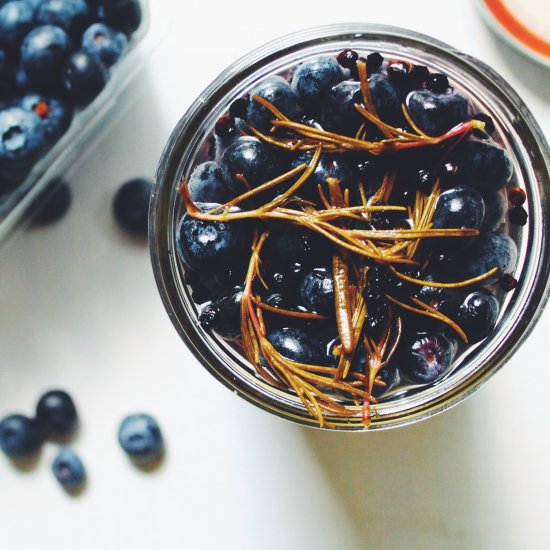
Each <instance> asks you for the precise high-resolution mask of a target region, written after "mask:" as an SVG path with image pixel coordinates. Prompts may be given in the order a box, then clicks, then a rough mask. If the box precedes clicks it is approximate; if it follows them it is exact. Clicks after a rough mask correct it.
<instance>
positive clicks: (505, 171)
mask: <svg viewBox="0 0 550 550" xmlns="http://www.w3.org/2000/svg"><path fill="white" fill-rule="evenodd" d="M453 162H455V163H456V164H457V166H458V168H457V173H456V176H457V179H458V181H459V182H461V183H465V184H467V185H471V186H472V187H475V188H476V189H478V190H479V191H480V192H481V193H482V194H485V193H491V192H495V191H498V190H500V189H502V188H503V187H504V186H505V185H506V184H507V183H508V182H509V181H510V180H511V179H512V174H513V171H514V169H513V165H512V160H511V159H510V155H509V154H508V153H507V152H506V150H505V149H504V148H503V147H501V146H500V145H497V144H496V143H494V142H492V141H483V140H474V139H470V140H467V141H463V142H462V143H460V144H459V145H458V146H457V147H456V149H455V151H454V152H453Z"/></svg>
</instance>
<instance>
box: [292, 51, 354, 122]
mask: <svg viewBox="0 0 550 550" xmlns="http://www.w3.org/2000/svg"><path fill="white" fill-rule="evenodd" d="M343 78H344V75H343V72H342V69H341V68H340V65H339V64H338V62H337V61H336V59H335V58H334V57H330V56H323V57H317V58H315V59H311V60H309V61H304V62H303V63H302V64H301V65H299V66H298V68H297V69H296V70H295V71H294V74H293V75H292V82H291V86H292V89H293V90H294V91H295V92H296V94H297V96H298V102H299V103H300V105H301V107H302V109H304V111H306V112H308V113H311V114H313V115H317V114H319V113H320V111H321V109H322V107H323V103H324V101H325V98H326V95H327V94H328V92H329V90H330V89H331V88H332V87H333V86H335V85H336V84H338V83H339V82H340V81H341V80H343Z"/></svg>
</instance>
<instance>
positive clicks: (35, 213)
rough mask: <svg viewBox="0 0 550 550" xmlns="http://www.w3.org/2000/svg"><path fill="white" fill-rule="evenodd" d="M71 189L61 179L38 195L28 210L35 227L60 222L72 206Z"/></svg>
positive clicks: (50, 184)
mask: <svg viewBox="0 0 550 550" xmlns="http://www.w3.org/2000/svg"><path fill="white" fill-rule="evenodd" d="M71 200H72V193H71V188H70V187H69V185H68V184H67V183H65V182H64V181H63V180H61V179H54V180H52V181H51V182H49V183H48V185H47V186H46V187H45V189H44V190H43V191H42V192H41V193H39V194H38V196H37V197H36V198H35V199H34V200H33V201H32V203H31V205H30V206H29V208H28V209H27V210H26V216H27V218H29V219H30V224H31V225H32V226H33V227H42V226H44V225H49V224H51V223H54V222H56V221H58V220H60V219H61V218H62V217H63V216H64V215H65V214H66V213H67V211H68V210H69V207H70V206H71Z"/></svg>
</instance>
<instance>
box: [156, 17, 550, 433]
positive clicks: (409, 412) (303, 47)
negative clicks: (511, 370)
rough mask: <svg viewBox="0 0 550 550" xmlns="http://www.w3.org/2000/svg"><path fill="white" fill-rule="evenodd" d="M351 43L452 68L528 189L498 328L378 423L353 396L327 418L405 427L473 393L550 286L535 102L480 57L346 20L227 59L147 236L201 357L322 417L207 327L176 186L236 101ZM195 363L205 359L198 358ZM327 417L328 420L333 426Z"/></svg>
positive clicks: (192, 116) (186, 135) (549, 203)
mask: <svg viewBox="0 0 550 550" xmlns="http://www.w3.org/2000/svg"><path fill="white" fill-rule="evenodd" d="M346 49H352V50H356V51H358V52H360V53H362V52H367V53H368V52H380V53H381V54H382V56H383V57H384V58H385V59H399V60H406V61H408V62H411V63H414V64H418V65H426V66H428V67H429V68H430V70H432V71H436V72H440V73H444V74H446V75H447V76H448V77H449V80H450V81H451V82H452V83H453V86H455V87H456V88H457V89H459V90H460V91H461V92H463V93H464V94H465V95H466V96H467V97H469V98H470V100H471V101H472V102H473V103H474V104H475V105H476V107H477V108H478V109H479V110H480V111H481V112H484V113H487V114H489V115H490V116H491V118H492V120H493V122H494V124H495V126H496V130H497V134H498V136H499V141H500V142H501V144H502V145H503V146H504V147H505V148H506V149H507V150H508V152H509V154H510V156H511V159H512V163H513V169H514V183H513V185H514V186H518V187H520V188H521V189H522V190H523V191H524V192H525V194H526V196H527V201H526V203H525V204H524V207H525V209H526V210H527V212H528V214H529V215H528V218H527V223H526V224H525V225H521V226H520V225H509V229H508V231H509V234H510V236H511V237H512V238H513V240H514V241H515V243H516V246H517V250H518V259H517V263H516V265H515V268H514V269H513V271H512V272H511V273H509V274H508V275H507V276H506V280H505V281H503V288H504V286H505V285H504V283H506V282H507V283H510V281H512V282H514V283H515V281H514V280H516V281H517V285H516V286H515V288H514V291H513V292H507V293H504V292H503V293H502V296H501V298H500V299H501V304H500V313H499V316H498V319H497V322H496V326H495V327H494V330H492V331H491V333H490V334H489V335H488V336H487V337H486V338H485V339H483V340H481V341H480V342H479V343H476V344H473V345H469V346H468V347H466V348H463V349H462V350H461V351H460V353H459V354H458V355H457V357H456V358H455V359H454V362H453V365H452V368H451V369H450V370H449V371H448V372H447V373H446V375H445V376H443V377H442V378H441V379H438V380H437V381H436V382H434V383H431V384H427V385H420V386H415V385H409V386H406V385H405V386H404V387H403V388H401V389H399V388H398V389H397V390H396V391H393V392H389V393H388V395H387V396H385V397H384V398H382V399H380V400H379V402H378V403H376V405H375V406H374V407H373V409H374V410H373V414H372V416H371V418H370V423H369V424H368V425H367V424H366V423H365V422H364V421H363V419H362V416H361V406H360V405H357V404H354V403H353V402H350V401H349V400H348V401H347V402H346V405H347V406H348V407H349V408H351V409H353V408H354V407H355V410H356V414H355V415H352V416H348V417H345V418H343V417H341V416H338V415H333V416H331V414H330V413H327V415H326V420H327V423H326V424H325V425H324V426H322V427H325V428H327V427H329V428H330V429H334V430H344V431H364V430H366V429H369V430H373V429H386V428H393V427H398V426H404V425H407V424H411V423H413V422H416V421H419V420H422V419H425V418H428V417H430V416H432V415H434V414H437V413H440V412H442V411H444V410H446V409H448V408H449V407H451V406H454V405H456V404H458V403H459V402H461V401H462V400H464V399H465V398H466V397H468V396H469V395H471V394H472V393H473V392H474V391H476V390H477V389H478V388H479V387H480V386H481V385H483V384H484V383H485V382H486V381H487V380H488V379H489V378H490V377H491V376H492V375H493V374H494V373H496V372H497V371H498V370H499V369H500V368H501V367H502V366H503V365H504V364H505V363H506V362H507V361H508V360H509V359H510V357H511V356H512V355H513V353H514V352H515V351H516V350H517V349H518V347H519V346H520V345H521V344H522V343H523V342H524V340H525V339H526V338H527V337H528V335H529V333H530V332H531V330H532V328H533V326H534V324H535V323H536V321H537V319H538V318H539V316H540V314H541V312H542V309H543V307H544V305H545V302H546V300H547V299H548V294H549V291H550V287H549V283H548V275H549V272H550V257H549V256H550V247H549V241H548V220H549V216H550V198H549V196H548V189H549V184H550V176H549V172H550V151H549V148H548V145H547V143H546V141H545V139H544V137H543V135H542V132H541V130H540V129H539V127H538V125H537V123H536V121H535V120H534V119H533V117H532V115H531V114H530V112H529V110H528V109H527V107H526V106H525V104H524V103H523V102H522V100H521V99H520V98H519V97H518V95H517V94H516V93H515V92H514V90H513V89H512V88H511V87H510V86H509V84H508V83H507V82H505V81H504V80H503V79H502V78H501V77H500V76H499V75H498V74H497V73H495V72H494V71H493V70H492V69H491V68H490V67H488V66H487V65H485V64H484V63H482V62H481V61H479V60H477V59H475V58H473V57H471V56H469V55H466V54H464V53H462V52H459V51H457V50H455V49H454V48H452V47H451V46H449V45H447V44H444V43H442V42H439V41H437V40H435V39H433V38H431V37H428V36H424V35H421V34H417V33H414V32H412V31H409V30H406V29H401V28H395V27H389V26H381V25H371V24H359V23H357V24H356V23H353V24H338V25H331V26H324V27H317V28H312V29H308V30H305V31H302V32H298V33H295V34H292V35H289V36H285V37H283V38H281V39H279V40H277V41H274V42H271V43H270V44H268V45H265V46H264V47H262V48H259V49H257V50H255V51H254V52H251V53H250V54H248V55H246V56H244V57H243V58H241V59H239V60H238V61H236V62H235V63H234V64H233V65H231V66H230V67H229V68H228V69H226V70H225V71H224V72H223V73H222V74H221V75H220V76H219V77H218V78H217V79H216V80H215V81H214V82H213V83H212V84H211V85H210V86H208V87H207V88H206V89H205V90H204V92H203V93H202V94H201V95H200V96H199V97H198V98H197V100H196V101H195V102H194V103H193V105H192V106H191V107H190V108H189V110H188V111H187V112H186V113H185V114H184V116H183V117H182V119H181V120H180V121H179V123H178V124H177V126H176V128H175V129H174V131H173V133H172V135H171V137H170V139H169V141H168V143H167V144H166V147H165V149H164V152H163V154H162V157H161V159H160V163H159V167H158V171H157V181H156V186H155V188H154V192H153V199H152V203H151V208H150V224H149V238H150V250H151V256H152V263H153V269H154V273H155V277H156V281H157V285H158V289H159V292H160V295H161V298H162V300H163V302H164V305H165V308H166V310H167V312H168V315H169V316H170V318H171V320H172V322H173V324H174V326H175V328H176V330H177V331H178V333H179V335H180V336H181V338H182V340H183V342H184V343H185V344H186V345H187V346H188V347H189V349H190V350H191V351H192V353H193V354H194V355H195V357H196V358H197V359H198V361H199V362H200V363H201V364H202V365H203V366H204V367H205V368H206V369H207V370H208V371H209V372H210V373H211V374H212V375H213V376H214V377H215V378H217V379H218V380H219V381H220V382H222V383H223V384H225V385H226V386H227V387H228V388H230V389H231V390H233V391H234V392H235V393H237V394H238V395H240V396H241V397H243V398H244V399H246V400H248V401H249V402H251V403H253V404H255V405H256V406H258V407H260V408H262V409H264V410H266V411H269V412H270V413H272V414H275V415H278V416H280V417H282V418H285V419H287V420H290V421H293V422H296V423H299V424H303V425H307V426H312V427H318V426H319V422H318V421H317V419H316V418H313V417H312V415H311V414H310V413H309V412H308V410H307V409H306V407H305V406H304V404H303V403H302V401H301V400H300V399H299V398H298V396H297V394H296V393H294V392H293V391H292V390H289V389H284V388H281V387H276V386H274V385H272V384H270V383H268V382H266V381H265V380H264V379H262V378H261V377H260V376H258V374H257V372H256V371H255V369H254V368H253V365H251V364H250V362H249V361H248V360H247V359H246V357H245V356H244V355H243V354H242V353H241V352H240V351H239V349H238V348H236V347H235V346H231V345H230V344H229V343H228V342H227V341H225V340H223V339H222V338H221V337H219V336H218V335H217V334H216V333H215V332H213V331H211V330H207V329H204V328H203V327H202V326H201V324H200V323H199V307H198V305H197V304H196V303H195V302H194V300H193V297H192V294H191V289H190V287H189V285H188V284H186V268H185V266H184V265H183V263H182V261H181V259H180V258H179V255H178V253H177V250H176V249H177V246H176V232H177V226H178V221H179V220H180V219H181V217H182V215H183V214H184V213H185V205H184V203H183V201H182V200H181V197H180V196H179V195H178V192H177V190H178V187H179V185H180V181H181V180H182V178H188V177H189V175H190V172H191V169H192V168H193V167H194V166H195V165H196V164H198V163H199V162H203V161H204V160H207V159H208V157H207V151H208V143H209V142H208V138H209V137H210V136H211V135H212V131H213V128H214V126H215V124H216V121H218V119H219V118H220V117H221V116H222V115H224V114H225V113H227V112H228V109H229V106H230V105H231V104H232V102H233V101H234V100H235V99H237V98H240V97H243V96H245V94H247V93H248V92H249V91H250V90H251V89H252V88H253V87H254V86H255V84H256V83H258V82H259V81H261V80H262V79H264V78H265V77H267V76H268V75H272V74H288V72H289V71H291V70H292V68H293V67H295V66H296V65H297V64H299V63H300V62H302V61H304V60H307V59H311V58H315V57H317V56H319V55H324V54H329V55H334V56H336V55H337V54H338V53H339V52H341V51H343V50H346ZM186 368H197V366H196V365H189V366H187V367H186ZM327 425H328V426H327Z"/></svg>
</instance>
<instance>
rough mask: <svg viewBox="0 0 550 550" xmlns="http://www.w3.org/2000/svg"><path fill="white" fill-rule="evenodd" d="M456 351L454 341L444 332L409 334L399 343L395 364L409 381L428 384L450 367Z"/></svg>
mask: <svg viewBox="0 0 550 550" xmlns="http://www.w3.org/2000/svg"><path fill="white" fill-rule="evenodd" d="M456 351H457V344H456V341H454V340H453V339H452V338H450V337H447V336H446V335H444V334H435V335H426V334H418V335H411V336H409V337H408V338H405V339H404V342H403V343H402V344H401V345H400V349H399V351H398V357H397V358H396V364H398V365H399V368H400V369H401V370H402V371H403V372H404V373H405V374H406V375H407V376H408V377H409V378H410V380H411V381H413V382H418V383H421V384H429V383H431V382H435V381H436V380H438V379H440V378H441V377H442V376H443V375H444V374H445V373H446V372H447V371H448V370H449V369H450V367H451V364H452V362H453V359H454V357H455V354H456Z"/></svg>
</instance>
